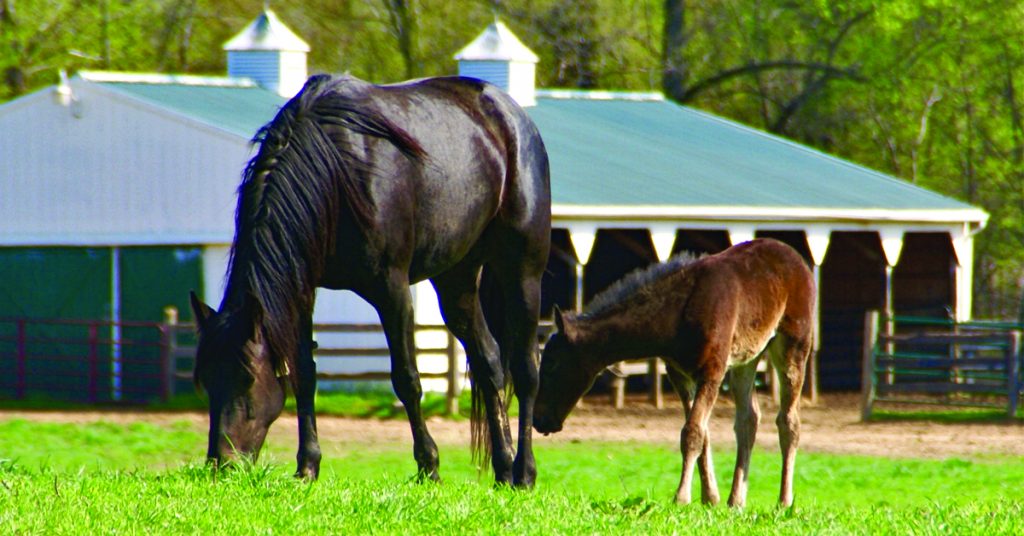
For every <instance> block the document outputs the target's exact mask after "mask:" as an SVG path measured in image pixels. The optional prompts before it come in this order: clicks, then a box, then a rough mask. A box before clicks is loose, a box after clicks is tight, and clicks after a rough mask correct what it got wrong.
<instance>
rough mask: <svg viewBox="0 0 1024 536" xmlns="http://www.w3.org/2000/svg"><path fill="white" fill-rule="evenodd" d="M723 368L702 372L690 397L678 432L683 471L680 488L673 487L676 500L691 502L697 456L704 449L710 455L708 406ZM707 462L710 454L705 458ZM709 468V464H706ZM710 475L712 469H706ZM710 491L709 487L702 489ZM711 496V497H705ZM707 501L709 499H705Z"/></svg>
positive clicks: (716, 492)
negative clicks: (702, 374) (708, 372)
mask: <svg viewBox="0 0 1024 536" xmlns="http://www.w3.org/2000/svg"><path fill="white" fill-rule="evenodd" d="M723 376H724V371H721V372H720V373H717V374H705V377H704V378H702V379H701V380H700V381H699V382H697V392H696V396H694V398H693V405H692V407H691V408H690V415H689V416H687V418H686V424H685V425H683V429H682V432H681V433H680V438H679V442H680V450H682V453H683V471H682V475H681V477H680V479H679V488H678V489H677V490H676V498H675V500H676V503H678V504H690V500H691V495H690V494H691V488H692V486H693V468H694V465H695V463H696V462H697V459H698V458H699V457H701V454H702V453H704V451H705V449H707V451H708V454H710V450H711V449H710V441H709V439H710V437H709V434H708V420H709V418H710V417H711V409H712V408H713V407H714V405H715V400H716V399H717V398H718V390H719V389H720V388H721V386H722V379H723ZM706 460H707V461H708V462H709V465H710V461H711V460H710V456H707V457H706ZM709 469H710V467H709ZM708 473H709V474H713V473H711V471H708ZM705 491H708V492H709V493H710V491H711V490H705ZM706 499H711V497H706ZM717 500H718V490H717V489H716V490H714V502H717ZM708 502H712V501H711V500H708Z"/></svg>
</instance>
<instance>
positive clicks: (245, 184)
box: [192, 75, 551, 487]
mask: <svg viewBox="0 0 1024 536" xmlns="http://www.w3.org/2000/svg"><path fill="white" fill-rule="evenodd" d="M254 143H259V151H258V153H257V154H256V156H255V157H254V158H253V159H252V160H251V161H250V162H249V164H248V166H247V167H246V169H245V172H244V175H243V180H242V185H241V187H240V188H239V196H238V209H237V214H236V230H235V239H234V243H233V245H232V248H231V261H230V265H229V268H228V275H227V287H226V290H225V293H224V298H223V301H222V302H221V305H220V308H219V310H218V311H214V310H213V309H211V308H210V307H209V306H208V305H206V304H203V303H202V302H200V301H199V300H198V299H196V298H195V295H194V294H193V296H192V307H193V310H194V313H195V317H196V320H197V324H198V330H199V346H198V350H197V353H196V364H195V379H196V382H197V384H198V385H199V386H201V387H202V388H204V389H205V390H206V392H207V393H208V396H209V401H210V435H209V448H208V451H207V455H208V456H209V458H210V459H212V460H215V461H217V462H220V461H221V460H222V459H225V458H230V457H232V456H233V455H234V454H235V453H241V454H246V455H250V456H256V455H257V454H258V452H259V450H260V447H261V446H262V444H263V440H264V438H265V437H266V433H267V429H268V428H269V426H270V424H271V423H272V422H273V421H274V420H275V419H276V418H277V417H278V415H279V414H280V412H281V408H282V405H283V402H284V398H285V388H286V385H287V384H288V383H290V384H291V387H292V389H293V390H294V395H295V399H296V403H297V404H296V405H297V409H298V421H299V422H298V428H299V449H298V472H297V476H303V477H309V478H316V477H317V475H318V472H319V468H320V446H319V443H318V441H317V432H316V417H315V412H314V401H313V398H314V392H315V390H316V368H315V365H314V362H313V343H312V317H311V315H312V310H313V302H314V298H315V292H316V288H317V287H318V286H319V287H325V288H330V289H350V290H352V291H354V292H356V293H357V294H358V295H360V296H362V297H363V298H364V299H366V300H367V301H369V302H370V303H371V304H373V306H374V307H375V308H376V309H377V312H378V314H379V315H380V321H381V323H382V324H383V327H384V331H385V334H386V337H387V341H388V346H389V348H390V351H391V382H392V385H393V386H394V389H395V393H396V394H397V395H398V398H399V399H400V400H401V401H402V403H403V404H404V405H405V410H406V413H407V414H408V417H409V423H410V426H411V427H412V436H413V442H414V445H413V454H414V456H415V459H416V463H417V465H418V468H419V476H420V477H421V478H422V477H427V478H430V479H435V480H436V479H437V478H438V473H437V470H438V453H437V446H436V445H435V443H434V440H433V439H432V438H431V437H430V433H429V432H428V431H427V425H426V423H425V422H424V419H423V415H422V413H421V411H420V398H421V395H422V390H421V387H420V381H419V373H418V372H417V369H416V360H415V353H414V342H413V309H412V298H411V294H410V291H409V285H410V284H411V283H415V282H418V281H422V280H424V279H429V280H430V281H431V282H432V283H433V285H434V288H435V289H436V290H437V294H438V296H439V300H440V304H441V310H442V314H443V315H444V319H445V323H446V324H447V326H448V328H449V329H451V331H452V332H453V333H454V334H455V336H456V337H458V339H459V340H460V341H461V342H462V344H463V345H464V346H465V348H466V353H467V355H468V359H469V365H470V369H471V374H472V380H473V394H474V397H473V399H474V412H473V413H474V423H475V424H476V426H474V431H475V432H477V434H481V433H483V432H482V431H481V428H482V426H481V425H480V421H481V420H482V418H483V415H482V414H483V413H485V414H486V425H487V426H486V432H487V434H488V435H487V437H485V438H479V437H478V439H480V441H479V442H474V444H475V445H478V444H480V443H481V442H482V443H484V444H486V445H489V447H490V452H485V453H483V454H484V456H486V455H488V454H489V455H490V456H491V462H492V465H493V467H494V472H495V478H496V479H497V481H498V482H499V483H509V484H514V485H516V486H524V487H529V486H531V485H533V483H534V479H535V477H536V466H535V462H534V458H533V452H532V446H531V438H530V433H531V431H530V423H531V422H532V416H531V415H532V413H531V412H532V409H533V399H534V397H535V396H536V391H537V381H538V379H537V364H536V358H535V356H536V342H537V341H536V338H537V331H536V330H537V315H538V309H539V302H540V281H541V274H542V272H543V270H544V268H545V265H546V262H547V257H548V247H549V241H550V227H551V198H550V186H549V181H548V160H547V153H546V152H545V150H544V144H543V142H542V141H541V138H540V135H539V134H538V132H537V129H536V127H535V126H534V124H533V123H532V122H531V121H530V119H529V118H528V117H527V115H526V113H524V112H523V110H522V109H521V108H520V107H519V106H518V105H516V104H515V102H514V101H513V100H512V99H511V98H510V97H508V96H507V95H506V94H504V93H502V92H501V91H500V90H498V89H496V88H495V87H493V86H490V85H488V84H486V83H484V82H481V81H479V80H475V79H468V78H434V79H427V80H420V81H413V82H408V83H405V84H400V85H392V86H375V85H372V84H369V83H367V82H363V81H361V80H358V79H355V78H352V77H349V76H344V77H339V78H332V77H329V76H325V75H320V76H314V77H312V78H310V79H309V81H307V82H306V85H305V87H303V89H302V91H301V92H300V93H299V94H298V95H296V96H295V97H294V98H293V99H292V100H290V101H289V102H288V103H287V104H285V105H284V107H283V108H281V110H280V112H279V113H278V114H277V117H275V118H274V120H273V121H271V122H270V123H269V124H267V125H266V126H264V127H263V128H262V129H261V130H260V132H259V133H258V134H257V135H256V138H255V140H254ZM484 265H486V266H487V267H488V269H489V270H490V271H491V272H493V274H494V275H495V280H496V281H497V282H498V287H499V290H500V299H501V301H502V303H503V304H504V307H503V311H502V312H503V318H501V319H500V320H497V319H494V318H490V319H485V317H484V313H483V312H482V310H481V303H480V299H479V294H478V293H479V281H480V274H481V270H482V267H483V266H484ZM486 320H491V321H492V322H496V323H497V324H498V325H499V326H500V328H499V329H498V330H497V331H499V332H498V333H496V334H495V335H496V336H497V338H498V341H500V342H496V341H495V337H494V336H492V334H491V332H490V331H489V329H488V327H487V322H486ZM509 372H510V373H511V378H512V382H513V385H514V387H515V393H516V395H517V397H518V399H519V412H520V413H519V414H520V420H519V444H518V449H517V450H516V451H515V458H514V460H513V447H512V438H511V433H510V430H509V424H508V417H507V413H506V408H505V407H504V402H503V390H504V387H505V378H506V374H507V373H509ZM481 401H482V405H481V404H480V402H481Z"/></svg>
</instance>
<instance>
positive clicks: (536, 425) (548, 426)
mask: <svg viewBox="0 0 1024 536" xmlns="http://www.w3.org/2000/svg"><path fill="white" fill-rule="evenodd" d="M533 429H534V430H537V431H538V432H540V433H542V434H544V435H548V434H553V433H555V432H561V431H562V423H558V422H555V420H554V419H551V418H548V417H547V416H536V415H535V416H534V417H533Z"/></svg>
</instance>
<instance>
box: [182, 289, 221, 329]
mask: <svg viewBox="0 0 1024 536" xmlns="http://www.w3.org/2000/svg"><path fill="white" fill-rule="evenodd" d="M188 296H189V301H191V303H192V315H193V316H194V317H195V319H196V326H197V327H198V328H200V329H202V327H203V325H204V324H206V322H207V321H208V320H210V317H212V316H213V314H214V312H215V311H214V310H213V308H212V307H210V306H209V305H206V304H205V303H203V300H200V299H199V296H196V291H194V290H190V291H189V293H188Z"/></svg>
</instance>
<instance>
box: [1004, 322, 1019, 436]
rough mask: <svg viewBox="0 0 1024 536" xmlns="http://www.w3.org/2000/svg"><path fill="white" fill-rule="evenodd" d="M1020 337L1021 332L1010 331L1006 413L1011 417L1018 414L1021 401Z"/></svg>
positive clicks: (1007, 351)
mask: <svg viewBox="0 0 1024 536" xmlns="http://www.w3.org/2000/svg"><path fill="white" fill-rule="evenodd" d="M1020 339H1021V332H1020V331H1019V330H1013V331H1011V332H1010V347H1009V348H1007V349H1006V353H1007V356H1006V358H1007V359H1006V387H1007V393H1006V395H1007V399H1008V400H1007V405H1006V413H1007V416H1008V417H1010V418H1011V419H1012V418H1013V417H1016V416H1017V403H1018V402H1019V401H1020V358H1021V356H1020V349H1021V348H1020Z"/></svg>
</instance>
